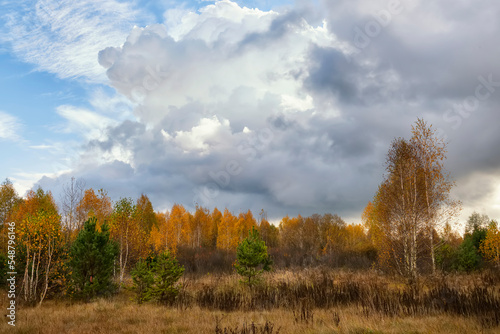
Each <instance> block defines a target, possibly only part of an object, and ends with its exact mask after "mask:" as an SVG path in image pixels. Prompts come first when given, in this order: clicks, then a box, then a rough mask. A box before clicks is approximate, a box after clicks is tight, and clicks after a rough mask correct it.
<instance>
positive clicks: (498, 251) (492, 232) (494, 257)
mask: <svg viewBox="0 0 500 334" xmlns="http://www.w3.org/2000/svg"><path fill="white" fill-rule="evenodd" d="M480 249H481V252H482V253H483V254H484V257H485V259H486V260H488V261H490V262H491V263H493V265H495V266H496V267H497V268H500V231H499V230H498V223H497V222H496V221H494V220H493V221H491V223H490V226H489V227H488V230H487V232H486V237H485V238H484V240H483V241H482V242H481V246H480Z"/></svg>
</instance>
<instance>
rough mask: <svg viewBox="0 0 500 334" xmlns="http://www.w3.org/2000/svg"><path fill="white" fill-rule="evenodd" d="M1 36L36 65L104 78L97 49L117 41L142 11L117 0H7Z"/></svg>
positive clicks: (97, 79)
mask: <svg viewBox="0 0 500 334" xmlns="http://www.w3.org/2000/svg"><path fill="white" fill-rule="evenodd" d="M4 9H5V14H4V15H3V17H2V21H3V29H1V30H0V41H1V42H4V43H9V44H10V47H11V51H12V52H13V53H14V54H15V55H16V56H17V57H18V58H20V59H21V60H22V61H25V62H28V63H31V64H34V65H36V67H37V69H38V70H41V71H47V72H50V73H54V74H56V75H57V76H58V77H60V78H83V79H85V80H88V81H93V82H102V81H104V80H105V71H104V70H103V68H102V67H100V66H99V64H98V63H97V53H98V51H99V50H101V49H103V48H104V47H106V46H109V45H120V44H121V43H122V42H123V40H124V38H125V37H126V36H127V33H128V31H129V30H130V29H131V28H132V27H133V25H134V24H135V23H136V22H137V21H136V20H138V19H139V16H140V14H139V13H138V11H136V10H135V9H134V8H132V6H131V5H130V4H129V3H124V2H119V1H115V0H83V1H72V0H53V1H50V0H38V1H27V2H24V1H23V2H18V1H15V2H12V1H8V2H7V4H6V5H5V6H4Z"/></svg>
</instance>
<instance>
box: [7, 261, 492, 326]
mask: <svg viewBox="0 0 500 334" xmlns="http://www.w3.org/2000/svg"><path fill="white" fill-rule="evenodd" d="M183 284H184V289H183V292H182V293H181V295H180V296H179V298H178V301H177V302H176V303H175V304H174V305H169V306H162V305H156V304H152V303H145V304H142V305H138V304H137V303H136V302H134V301H133V297H134V294H133V292H132V291H130V290H129V289H127V288H124V289H122V291H121V292H120V293H119V294H118V295H116V296H114V297H112V298H108V299H98V300H95V301H92V302H90V303H72V302H70V301H65V300H47V301H46V302H44V303H43V305H42V306H41V307H34V308H24V307H21V308H20V309H18V311H17V319H16V327H15V328H14V327H11V326H9V325H7V321H3V322H2V324H1V325H0V332H1V333H54V334H59V333H197V334H198V333H200V334H201V333H263V334H275V333H281V334H284V333H325V334H326V333H446V334H451V333H500V327H499V317H500V307H499V306H500V285H499V282H498V276H496V275H493V274H491V273H489V274H481V275H461V276H447V277H433V278H424V279H422V281H421V282H420V283H419V285H418V287H414V288H411V287H408V286H407V285H406V284H405V282H404V281H402V280H399V279H397V278H390V277H384V276H380V275H377V274H375V273H345V272H325V271H320V270H310V271H301V272H295V273H294V272H290V271H287V272H284V271H283V272H276V273H271V274H267V275H266V276H265V277H264V278H263V281H262V284H261V285H259V286H256V287H254V288H253V289H252V290H250V289H249V288H248V287H246V286H243V285H241V284H240V283H239V282H238V278H237V277H236V276H228V275H226V276H211V275H207V276H204V277H198V278H185V279H184V280H183ZM1 298H2V305H5V303H6V301H7V299H6V296H5V294H3V295H2V297H1ZM4 313H5V311H4Z"/></svg>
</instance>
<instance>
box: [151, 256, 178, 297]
mask: <svg viewBox="0 0 500 334" xmlns="http://www.w3.org/2000/svg"><path fill="white" fill-rule="evenodd" d="M152 272H153V277H154V280H153V284H152V285H151V286H150V288H149V289H148V291H147V296H148V298H151V299H152V300H154V301H156V302H158V303H160V304H170V303H172V302H173V301H174V300H175V298H176V297H177V295H178V294H179V288H178V286H177V285H176V283H177V281H178V280H179V279H180V278H181V276H182V274H183V273H184V267H183V266H181V265H180V264H179V262H178V261H177V259H176V258H175V257H174V256H173V255H172V254H171V253H170V252H169V251H166V252H163V253H161V254H160V255H159V256H158V258H157V260H156V263H155V264H154V266H153V270H152Z"/></svg>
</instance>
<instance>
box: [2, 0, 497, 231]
mask: <svg viewBox="0 0 500 334" xmlns="http://www.w3.org/2000/svg"><path fill="white" fill-rule="evenodd" d="M499 32H500V3H499V2H498V1H495V0H483V1H480V2H477V1H472V0H462V1H451V0H439V1H433V2H429V1H419V0H408V1H397V0H390V1H379V0H345V1H342V0H338V1H334V0H317V1H300V0H299V1H291V0H280V1H266V0H255V1H229V0H220V1H202V0H198V1H196V0H192V1H175V0H169V1H155V0H153V1H140V0H135V1H117V0H82V1H70V0H57V1H56V0H54V1H50V0H43V1H23V2H18V1H10V0H0V149H1V152H2V163H1V164H0V177H1V178H2V179H5V178H9V179H10V180H11V181H12V182H13V184H14V186H15V188H16V190H17V191H18V193H19V194H20V195H24V194H25V193H26V191H27V190H29V189H31V188H33V187H38V186H41V187H42V188H43V189H45V190H50V191H52V192H53V194H54V196H55V197H56V200H57V199H59V197H58V196H60V195H59V194H60V193H61V190H62V187H63V186H64V185H65V184H67V183H68V182H69V180H70V179H71V177H75V178H77V179H83V180H84V182H85V184H86V187H92V188H94V189H100V188H103V189H105V190H107V192H108V193H109V195H110V196H111V197H112V198H113V199H114V200H117V199H119V198H120V197H132V198H137V197H139V196H140V194H142V193H144V194H147V195H148V196H149V198H150V199H151V201H152V202H153V205H154V207H155V208H156V209H157V210H161V211H164V210H168V209H169V208H171V206H172V205H173V204H174V203H180V204H183V205H184V206H185V207H186V208H188V209H191V210H193V209H194V207H195V206H196V205H201V206H204V207H208V208H213V207H218V208H225V207H227V208H229V209H230V210H231V211H233V212H234V213H239V212H241V211H246V210H248V209H251V210H252V211H253V212H254V213H258V212H260V210H261V209H264V210H265V211H266V212H267V215H268V217H269V218H270V219H274V220H279V219H280V218H281V217H283V216H285V215H290V216H296V215H297V214H301V215H303V216H304V215H310V214H313V213H327V212H330V213H337V214H339V215H340V216H342V217H343V218H344V219H345V220H346V221H347V222H360V216H361V212H362V210H363V208H364V207H365V206H366V204H367V202H368V201H369V200H371V199H372V197H373V195H374V194H375V192H376V190H377V187H378V185H379V184H380V183H381V182H382V180H383V177H384V173H385V170H384V163H385V156H386V154H387V151H388V149H389V145H390V143H391V141H392V140H393V139H394V138H397V137H406V138H409V137H410V136H411V125H412V124H413V123H414V122H415V121H416V120H417V118H423V119H424V120H425V121H427V122H428V123H429V124H432V125H433V128H434V129H436V131H437V134H438V136H439V137H441V138H443V139H445V140H446V141H447V142H448V146H447V148H448V159H447V161H446V163H445V167H446V168H447V169H448V170H449V171H450V173H451V176H452V177H453V179H454V180H455V182H456V186H455V187H454V189H453V191H452V196H453V197H454V198H456V199H459V200H461V201H462V205H463V210H462V214H461V216H460V218H459V220H460V221H462V222H463V221H464V220H465V219H466V218H467V217H468V216H469V215H470V214H471V213H472V212H473V211H477V212H480V213H483V214H487V215H489V216H490V217H491V218H495V219H500V132H499V131H498V129H499V127H498V125H499V120H500V114H499V112H500V63H499V59H500V37H499Z"/></svg>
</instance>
